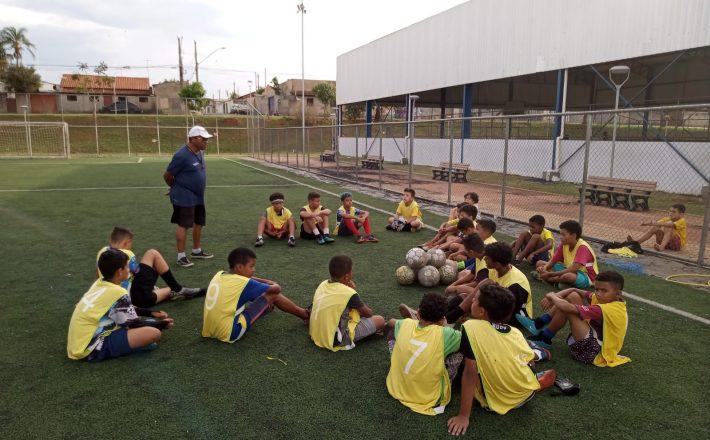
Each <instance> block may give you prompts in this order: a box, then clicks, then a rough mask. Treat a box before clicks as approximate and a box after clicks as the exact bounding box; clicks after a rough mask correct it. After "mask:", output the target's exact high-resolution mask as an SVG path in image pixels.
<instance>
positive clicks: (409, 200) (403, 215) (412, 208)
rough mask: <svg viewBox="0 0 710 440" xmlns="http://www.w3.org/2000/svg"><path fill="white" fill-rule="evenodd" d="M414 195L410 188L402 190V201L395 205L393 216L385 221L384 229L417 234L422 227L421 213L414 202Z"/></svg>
mask: <svg viewBox="0 0 710 440" xmlns="http://www.w3.org/2000/svg"><path fill="white" fill-rule="evenodd" d="M414 194H415V193H414V190H413V189H412V188H404V192H403V193H402V201H401V202H399V205H397V210H396V211H395V213H394V215H393V216H391V217H390V218H389V219H387V226H386V227H385V229H388V230H390V231H412V232H417V231H418V230H420V229H421V228H423V227H424V222H423V221H422V211H421V210H420V209H419V205H418V204H417V201H416V200H414Z"/></svg>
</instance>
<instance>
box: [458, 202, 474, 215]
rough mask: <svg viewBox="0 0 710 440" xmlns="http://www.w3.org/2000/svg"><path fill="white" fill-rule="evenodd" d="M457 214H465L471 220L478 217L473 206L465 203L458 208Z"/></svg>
mask: <svg viewBox="0 0 710 440" xmlns="http://www.w3.org/2000/svg"><path fill="white" fill-rule="evenodd" d="M459 212H465V213H466V214H468V215H469V217H471V218H476V216H477V215H478V209H476V207H475V206H473V205H470V204H468V203H466V204H464V205H463V206H462V207H460V208H459Z"/></svg>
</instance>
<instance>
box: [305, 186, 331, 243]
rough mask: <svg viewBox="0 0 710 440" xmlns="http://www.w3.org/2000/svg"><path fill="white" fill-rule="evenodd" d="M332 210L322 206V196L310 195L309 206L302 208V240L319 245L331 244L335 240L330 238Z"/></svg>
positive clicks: (315, 193) (310, 193) (314, 193)
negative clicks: (313, 241) (312, 241)
mask: <svg viewBox="0 0 710 440" xmlns="http://www.w3.org/2000/svg"><path fill="white" fill-rule="evenodd" d="M330 213H331V212H330V209H328V208H324V207H323V206H321V204H320V194H318V193H317V192H309V193H308V204H307V205H305V206H304V207H303V208H301V211H300V213H299V215H300V217H301V221H302V222H303V223H301V238H302V239H304V240H315V241H316V243H318V244H330V243H333V242H334V241H335V240H333V238H332V237H331V236H330V228H329V226H330V225H329V223H330V222H329V220H330V217H329V216H330Z"/></svg>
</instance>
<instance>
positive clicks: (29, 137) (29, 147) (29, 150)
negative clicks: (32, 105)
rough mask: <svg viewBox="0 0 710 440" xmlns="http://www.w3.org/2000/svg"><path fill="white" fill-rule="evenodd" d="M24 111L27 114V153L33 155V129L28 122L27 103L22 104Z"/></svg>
mask: <svg viewBox="0 0 710 440" xmlns="http://www.w3.org/2000/svg"><path fill="white" fill-rule="evenodd" d="M20 107H22V112H23V113H24V114H25V139H26V140H27V153H28V154H29V155H30V157H32V131H31V130H30V126H29V124H28V123H27V110H28V109H29V107H28V106H26V105H21V106H20Z"/></svg>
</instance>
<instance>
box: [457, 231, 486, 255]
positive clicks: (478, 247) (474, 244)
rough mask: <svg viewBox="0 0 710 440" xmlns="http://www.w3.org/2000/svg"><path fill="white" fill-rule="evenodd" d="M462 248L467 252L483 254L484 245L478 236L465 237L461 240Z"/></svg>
mask: <svg viewBox="0 0 710 440" xmlns="http://www.w3.org/2000/svg"><path fill="white" fill-rule="evenodd" d="M463 247H464V248H465V249H466V250H468V251H474V252H483V251H484V250H485V249H486V245H485V244H483V240H481V237H480V236H479V235H478V234H471V235H467V236H465V237H464V238H463Z"/></svg>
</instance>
